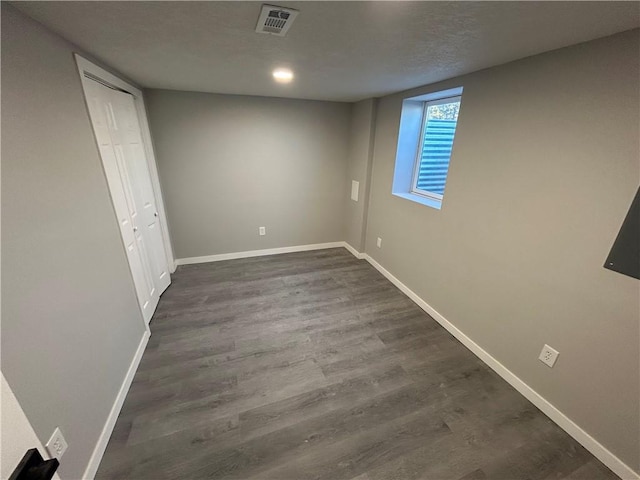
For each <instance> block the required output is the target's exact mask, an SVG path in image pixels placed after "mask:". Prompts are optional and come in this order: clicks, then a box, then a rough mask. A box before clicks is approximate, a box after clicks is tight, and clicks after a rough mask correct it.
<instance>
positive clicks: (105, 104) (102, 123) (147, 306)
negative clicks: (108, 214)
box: [84, 80, 170, 323]
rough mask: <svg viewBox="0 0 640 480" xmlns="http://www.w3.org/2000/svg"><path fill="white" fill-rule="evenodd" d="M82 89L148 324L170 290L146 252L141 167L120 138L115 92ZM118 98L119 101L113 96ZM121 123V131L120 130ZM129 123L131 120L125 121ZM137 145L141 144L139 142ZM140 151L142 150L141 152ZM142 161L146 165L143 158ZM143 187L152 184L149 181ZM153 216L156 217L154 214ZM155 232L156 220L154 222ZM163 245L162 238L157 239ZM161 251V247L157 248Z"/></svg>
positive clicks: (164, 273) (162, 268) (89, 85)
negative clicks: (163, 294) (161, 294)
mask: <svg viewBox="0 0 640 480" xmlns="http://www.w3.org/2000/svg"><path fill="white" fill-rule="evenodd" d="M84 83H85V95H86V97H87V103H88V105H89V113H90V116H91V121H92V124H93V128H94V131H95V134H96V140H97V142H98V146H99V148H100V155H101V157H102V163H103V166H104V171H105V175H106V177H107V183H108V184H109V190H110V192H111V199H112V202H113V205H114V210H115V212H116V216H117V218H118V223H119V226H120V233H121V235H122V240H123V242H124V246H125V249H126V252H127V259H128V261H129V266H130V268H131V273H132V276H133V281H134V284H135V288H136V293H137V295H138V301H139V303H140V308H141V310H142V314H143V317H144V320H145V322H147V323H149V321H150V320H151V317H152V315H153V312H154V311H155V308H156V306H157V305H158V301H159V298H160V293H162V291H164V289H165V288H166V287H167V286H168V285H169V282H170V278H169V273H168V269H167V268H166V259H164V258H163V262H162V264H159V265H156V262H157V261H156V255H155V254H154V253H153V252H152V251H151V247H150V246H149V244H150V243H152V242H153V241H154V240H149V239H148V238H147V235H146V232H147V231H148V230H149V228H148V224H149V222H148V221H147V220H146V218H145V217H147V216H148V213H147V212H145V208H144V203H143V200H142V198H143V196H142V194H140V193H139V192H140V191H141V190H143V188H144V187H141V186H140V185H139V184H141V183H143V180H139V179H140V178H144V172H143V171H142V169H141V167H137V168H138V170H139V171H137V170H136V167H135V165H136V163H137V162H136V161H135V157H134V156H133V155H132V153H131V148H135V147H132V146H131V145H130V143H131V142H129V141H128V134H127V133H126V132H123V130H124V128H123V127H124V125H125V124H126V123H127V121H126V120H125V118H126V114H123V113H120V114H118V115H117V114H116V113H115V112H116V109H117V108H118V107H117V104H119V103H120V95H126V96H128V97H130V98H131V101H133V98H132V97H131V96H130V95H128V94H125V93H122V92H117V91H115V90H112V89H110V88H108V87H105V86H103V85H101V84H99V83H97V82H94V81H92V80H87V81H86V82H84ZM116 94H117V95H116ZM134 112H135V110H134ZM120 119H122V125H121V124H120ZM129 123H131V120H129ZM138 144H139V145H140V142H139V141H138ZM141 147H142V145H140V148H141ZM142 160H143V161H145V158H144V156H142ZM144 171H146V174H147V181H148V182H149V183H150V180H149V177H148V175H149V174H148V170H146V165H145V170H144ZM154 213H155V212H154ZM155 224H156V230H158V231H159V229H158V228H157V220H156V221H155ZM160 242H162V238H160ZM160 246H161V247H162V246H163V245H162V243H161V244H160Z"/></svg>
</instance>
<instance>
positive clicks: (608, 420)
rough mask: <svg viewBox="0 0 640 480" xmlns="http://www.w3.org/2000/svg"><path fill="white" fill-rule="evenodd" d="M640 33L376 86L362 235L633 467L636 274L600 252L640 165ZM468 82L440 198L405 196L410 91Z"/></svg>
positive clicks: (637, 441)
mask: <svg viewBox="0 0 640 480" xmlns="http://www.w3.org/2000/svg"><path fill="white" fill-rule="evenodd" d="M639 42H640V33H639V31H638V30H635V31H631V32H626V33H622V34H619V35H615V36H612V37H608V38H604V39H600V40H596V41H593V42H588V43H584V44H580V45H576V46H573V47H569V48H565V49H561V50H557V51H554V52H549V53H546V54H543V55H539V56H535V57H530V58H527V59H524V60H521V61H517V62H513V63H510V64H507V65H504V66H501V67H496V68H491V69H488V70H484V71H480V72H477V73H473V74H470V75H467V76H464V77H460V78H454V79H451V80H448V81H446V82H442V83H440V84H436V85H430V86H425V87H422V88H418V89H415V90H411V91H409V92H404V93H399V94H396V95H391V96H388V97H384V98H382V99H380V100H379V102H378V110H377V121H376V133H375V145H374V161H373V177H372V185H371V192H372V193H371V197H370V205H369V215H368V224H367V243H366V244H367V248H366V251H367V253H368V254H369V255H371V256H372V257H373V258H374V259H375V260H377V261H378V262H379V263H380V264H382V265H383V266H384V267H385V268H386V269H387V270H389V271H390V272H391V273H392V274H393V275H395V276H396V277H397V278H398V279H399V280H400V281H401V282H403V283H404V284H405V285H407V286H408V287H409V288H410V289H411V290H413V291H414V292H416V293H417V294H418V296H420V297H421V298H422V299H424V300H425V301H426V302H427V303H428V304H430V305H431V306H432V307H433V308H435V309H436V310H437V311H438V312H440V313H441V314H442V315H443V316H444V317H445V318H446V319H447V320H448V321H449V322H451V323H453V324H454V325H455V326H456V327H457V328H459V329H460V330H462V332H464V333H465V334H466V335H467V336H468V337H470V338H471V340H473V341H474V342H475V343H477V344H478V345H479V346H480V347H482V348H483V349H484V350H486V351H487V352H488V353H489V354H491V355H492V356H493V357H494V358H495V359H497V360H498V361H499V362H501V363H502V364H503V365H504V366H506V367H507V368H508V369H509V370H511V371H512V372H513V373H515V374H516V375H517V376H518V377H519V378H520V379H522V380H523V381H524V382H525V383H527V384H528V385H529V386H531V387H532V388H533V389H534V390H536V391H537V392H538V393H539V394H540V395H542V396H543V397H544V398H546V399H547V400H548V401H549V402H551V403H552V404H553V405H554V406H555V407H557V408H558V409H559V410H560V411H562V412H563V413H564V414H565V415H567V416H568V417H569V418H570V419H571V420H573V421H574V422H576V423H577V424H578V425H579V426H580V427H582V428H583V429H584V430H585V431H586V432H587V433H588V434H590V435H591V436H593V437H594V438H595V439H596V440H597V441H598V442H600V443H601V444H602V445H604V447H606V448H607V449H609V450H610V451H611V452H613V454H614V455H616V456H617V457H619V459H621V460H622V461H623V462H625V463H626V464H627V465H628V466H629V467H631V468H633V469H635V470H636V471H640V434H639V425H640V402H639V399H640V371H639V369H640V351H639V347H640V311H639V305H640V298H639V288H638V280H636V279H633V278H630V277H627V276H624V275H620V274H618V273H614V272H612V271H610V270H606V269H604V268H603V267H602V266H603V264H604V261H605V259H606V257H607V254H608V253H609V250H610V248H611V245H612V244H613V241H614V239H615V238H616V235H617V233H618V230H619V228H620V225H621V224H622V222H623V220H624V218H625V215H626V213H627V211H628V209H629V205H630V204H631V201H632V199H633V197H634V194H635V192H636V190H637V188H638V183H639V179H640V142H639V137H638V135H639V131H640V110H639V108H638V106H639V105H640V89H639V84H638V79H639V75H640V57H639V56H638V45H639ZM458 86H463V87H464V93H463V96H462V106H461V110H460V117H459V121H458V129H457V132H456V138H455V143H454V147H453V154H452V158H451V166H450V171H449V178H448V181H447V186H446V190H445V194H444V201H443V203H442V210H436V209H433V208H429V207H426V206H423V205H420V204H417V203H414V202H411V201H408V200H405V199H402V198H398V197H396V196H393V195H392V194H391V184H392V179H393V172H394V163H395V153H396V142H397V137H398V124H399V119H400V110H401V104H402V99H403V98H406V97H411V96H415V95H419V94H423V93H429V92H433V91H439V90H444V89H447V88H453V87H458ZM376 237H382V238H383V244H382V249H378V248H376V247H375V239H376ZM544 343H548V344H549V345H551V346H552V347H554V348H556V349H557V350H559V352H560V358H559V360H558V363H557V364H556V366H555V367H554V368H553V369H549V368H548V367H546V366H545V365H543V364H542V363H541V362H539V361H538V360H537V357H538V354H539V353H540V350H541V348H542V346H543V344H544Z"/></svg>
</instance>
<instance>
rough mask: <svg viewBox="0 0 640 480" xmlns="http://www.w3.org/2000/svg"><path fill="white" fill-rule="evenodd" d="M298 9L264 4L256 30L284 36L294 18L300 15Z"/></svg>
mask: <svg viewBox="0 0 640 480" xmlns="http://www.w3.org/2000/svg"><path fill="white" fill-rule="evenodd" d="M298 13H299V12H298V11H297V10H293V9H291V8H284V7H277V6H275V5H262V11H261V12H260V17H259V18H258V24H257V25H256V32H258V33H269V34H271V35H278V36H279V37H284V36H285V35H286V34H287V32H288V31H289V28H291V24H292V23H293V20H294V19H295V18H296V17H297V16H298Z"/></svg>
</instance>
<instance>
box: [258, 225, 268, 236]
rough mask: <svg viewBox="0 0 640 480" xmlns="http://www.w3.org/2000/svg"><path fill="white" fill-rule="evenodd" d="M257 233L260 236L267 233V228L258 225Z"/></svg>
mask: <svg viewBox="0 0 640 480" xmlns="http://www.w3.org/2000/svg"><path fill="white" fill-rule="evenodd" d="M258 233H259V234H260V236H262V235H266V234H267V229H266V227H259V228H258Z"/></svg>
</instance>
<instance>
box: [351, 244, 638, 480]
mask: <svg viewBox="0 0 640 480" xmlns="http://www.w3.org/2000/svg"><path fill="white" fill-rule="evenodd" d="M346 248H347V250H349V251H350V252H351V253H353V254H354V255H355V256H356V257H357V258H364V259H365V260H367V261H368V262H369V263H370V264H371V265H373V267H374V268H375V269H376V270H378V271H379V272H380V273H382V274H383V275H384V276H385V277H387V279H388V280H389V281H391V283H393V284H394V285H395V286H396V287H398V288H399V289H400V290H401V291H402V292H403V293H404V294H405V295H407V296H408V297H409V298H410V299H411V300H413V301H414V302H415V303H416V304H417V305H418V306H419V307H420V308H422V309H423V310H424V311H425V312H427V313H428V314H429V315H431V316H432V317H433V318H434V319H435V320H436V321H437V322H438V323H439V324H440V325H442V326H443V327H444V328H445V329H446V330H447V331H448V332H449V333H451V334H452V335H453V336H454V337H456V338H457V339H458V340H459V341H460V342H461V343H462V344H463V345H464V346H465V347H467V348H468V349H469V350H471V351H472V352H473V353H474V354H475V355H476V356H477V357H478V358H480V360H482V361H483V362H484V363H486V364H487V365H488V366H489V367H490V368H491V369H493V370H494V371H495V372H496V373H497V374H498V375H500V376H501V377H502V378H503V379H504V380H506V381H507V383H509V384H510V385H511V386H512V387H514V388H515V389H516V390H518V392H520V393H521V394H522V395H524V397H525V398H527V400H529V401H530V402H531V403H533V404H534V405H535V406H536V407H538V408H539V409H540V410H541V411H542V412H543V413H544V414H545V415H547V416H548V417H549V418H550V419H551V420H553V421H554V422H555V423H556V424H557V425H558V426H559V427H560V428H562V429H563V430H564V431H565V432H567V433H568V434H569V435H571V436H572V437H573V438H574V439H575V440H576V441H577V442H579V443H580V444H581V445H582V446H583V447H584V448H586V449H587V450H589V451H590V452H591V453H592V454H593V455H594V456H595V457H596V458H598V459H599V460H600V461H601V462H602V463H604V464H605V465H606V466H607V467H609V468H610V469H611V470H612V471H613V472H614V473H615V474H616V475H618V476H619V477H620V478H622V479H624V480H640V475H639V474H638V473H637V472H635V471H634V470H633V469H632V468H631V467H629V466H628V465H627V464H625V463H624V462H623V461H622V460H620V459H619V458H618V457H616V456H615V455H614V454H613V453H611V452H610V451H609V450H608V449H607V448H606V447H605V446H604V445H602V444H601V443H599V442H598V441H597V440H596V439H595V438H593V437H592V436H591V435H589V434H588V433H587V432H586V431H584V430H583V429H582V428H580V426H579V425H577V424H576V423H575V422H574V421H573V420H571V419H570V418H569V417H567V416H566V415H565V414H564V413H562V412H561V411H560V410H558V409H557V408H556V407H554V406H553V405H552V404H551V403H549V401H548V400H546V399H545V398H544V397H542V396H541V395H540V394H539V393H537V392H536V391H535V390H534V389H532V388H531V387H530V386H529V385H527V384H526V383H525V382H523V381H522V380H521V379H520V378H519V377H517V376H516V375H515V374H514V373H513V372H512V371H511V370H509V369H508V368H507V367H505V366H504V365H502V364H501V363H500V362H499V361H498V360H496V359H495V358H494V357H492V356H491V355H490V354H489V353H488V352H487V351H486V350H484V349H483V348H482V347H481V346H480V345H478V344H477V343H475V342H474V341H473V340H471V339H470V338H469V337H467V336H466V335H465V334H464V333H463V332H462V331H461V330H459V329H458V328H457V327H456V326H455V325H453V324H452V323H451V322H449V321H448V320H447V319H446V318H444V317H443V316H442V315H441V314H440V313H438V312H437V311H436V310H435V309H434V308H433V307H432V306H431V305H429V304H428V303H427V302H425V301H424V300H423V299H422V298H420V297H419V296H418V295H417V294H416V293H415V292H414V291H413V290H411V289H410V288H409V287H407V286H406V285H405V284H404V283H402V282H401V281H400V280H398V279H397V278H396V277H394V276H393V275H392V274H391V273H390V272H389V271H388V270H386V269H385V268H384V267H383V266H382V265H380V264H379V263H378V262H376V261H375V260H374V259H373V258H371V257H370V256H369V255H368V254H366V253H363V254H358V255H356V254H357V253H358V252H356V251H355V250H354V249H353V247H351V248H349V247H348V246H347V247H346ZM352 250H353V251H352ZM354 252H355V253H354Z"/></svg>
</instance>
